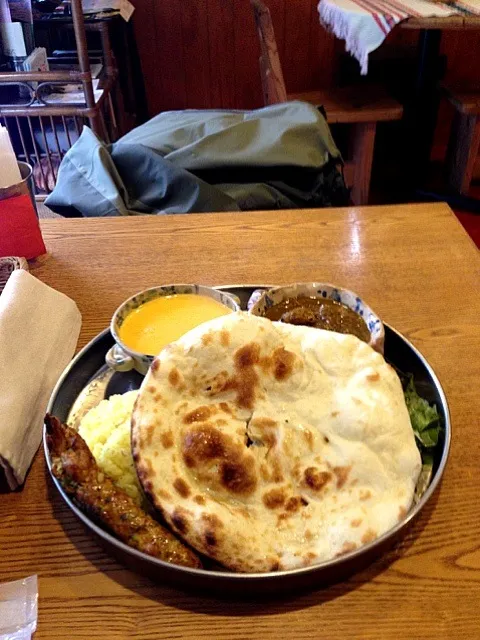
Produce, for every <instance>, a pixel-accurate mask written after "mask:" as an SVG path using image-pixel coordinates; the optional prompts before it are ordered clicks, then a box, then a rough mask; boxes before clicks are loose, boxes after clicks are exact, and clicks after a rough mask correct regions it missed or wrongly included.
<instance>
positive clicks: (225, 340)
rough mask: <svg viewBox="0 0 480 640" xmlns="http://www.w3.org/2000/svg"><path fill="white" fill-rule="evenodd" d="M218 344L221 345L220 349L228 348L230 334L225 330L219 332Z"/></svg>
mask: <svg viewBox="0 0 480 640" xmlns="http://www.w3.org/2000/svg"><path fill="white" fill-rule="evenodd" d="M220 344H221V345H222V347H229V346H230V333H229V332H228V331H226V330H225V329H223V330H222V331H220Z"/></svg>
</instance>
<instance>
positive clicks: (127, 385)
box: [44, 285, 451, 596]
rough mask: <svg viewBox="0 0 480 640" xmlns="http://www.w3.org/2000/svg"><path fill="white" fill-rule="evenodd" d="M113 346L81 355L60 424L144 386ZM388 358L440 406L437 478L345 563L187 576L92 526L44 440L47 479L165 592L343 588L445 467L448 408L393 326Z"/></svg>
mask: <svg viewBox="0 0 480 640" xmlns="http://www.w3.org/2000/svg"><path fill="white" fill-rule="evenodd" d="M266 287H267V285H231V286H222V287H218V288H219V289H223V290H225V291H228V292H230V293H233V294H234V295H236V296H238V298H239V299H240V302H241V306H242V308H243V309H245V308H246V305H247V302H248V300H249V298H250V296H251V294H252V293H253V291H254V290H255V289H260V288H266ZM113 344H114V340H113V337H112V336H111V334H110V331H109V330H108V329H105V331H103V332H102V333H100V334H99V335H98V336H97V337H96V338H94V339H93V340H92V341H91V342H90V343H89V344H87V345H86V346H85V347H84V348H83V349H82V350H81V351H80V352H79V353H78V354H77V356H76V357H75V358H74V359H73V360H72V362H71V363H70V365H69V366H68V368H67V369H66V370H65V371H64V373H63V374H62V376H61V378H60V379H59V381H58V383H57V385H56V387H55V389H54V391H53V394H52V397H51V398H50V402H49V405H48V412H49V413H51V414H52V415H54V416H56V417H57V418H59V419H60V420H62V421H63V422H67V421H69V423H70V424H72V425H73V426H77V425H78V423H79V421H80V420H81V418H82V417H83V415H84V414H85V413H86V411H88V410H89V409H90V408H91V407H93V406H95V405H96V404H97V403H98V402H99V401H100V400H102V399H103V398H108V397H110V396H111V395H113V394H114V393H124V392H126V391H130V390H133V389H138V388H139V386H140V384H141V382H142V376H141V375H140V374H138V373H136V372H135V371H129V372H126V373H119V372H113V371H112V370H110V369H108V367H107V366H106V365H105V354H106V353H107V351H108V349H110V347H111V346H112V345H113ZM385 358H386V359H387V360H388V361H389V362H390V363H392V364H393V365H395V366H396V367H397V368H398V369H400V370H401V371H404V372H409V373H413V375H414V379H415V385H416V387H417V390H418V392H419V394H420V395H421V396H422V397H424V398H426V399H427V400H428V401H429V402H434V403H435V404H436V406H437V409H438V412H439V414H440V416H441V417H442V419H443V422H444V425H445V433H444V437H443V440H442V442H441V444H439V446H438V447H437V451H436V452H435V458H434V467H433V473H432V475H431V478H430V482H429V484H428V487H426V489H425V488H423V489H422V492H421V493H422V495H421V497H420V498H419V499H418V500H417V501H416V502H415V503H414V504H413V505H412V508H411V509H410V511H409V513H408V514H407V515H406V516H405V518H404V520H403V521H402V522H400V523H399V524H397V525H396V526H395V527H394V528H393V529H390V530H389V531H388V532H387V533H385V534H384V535H383V536H381V537H380V538H377V539H376V540H374V541H373V542H371V543H370V544H367V545H365V546H363V547H361V548H360V549H358V550H356V551H353V552H351V553H349V554H346V555H344V556H342V557H340V558H335V559H334V560H330V561H328V562H324V563H322V564H318V565H314V566H312V567H306V568H302V569H293V570H290V571H280V572H272V573H256V574H246V573H233V572H230V571H227V570H216V569H215V570H213V569H211V570H208V569H202V570H200V569H189V568H186V567H180V566H178V565H173V564H169V563H167V562H162V561H161V560H158V559H156V558H152V557H151V556H148V555H146V554H144V553H141V552H139V551H137V550H135V549H132V548H131V547H129V546H127V545H126V544H124V543H123V542H120V541H119V540H117V539H116V538H115V537H114V536H112V535H111V534H110V533H108V532H107V531H105V530H104V529H102V528H101V527H100V526H98V525H97V524H95V523H94V522H93V521H92V520H90V518H89V517H88V516H87V515H85V513H83V512H82V511H81V510H80V509H79V508H78V507H77V506H76V505H75V504H74V503H73V502H72V500H71V499H70V498H69V497H68V496H67V494H66V493H65V492H64V491H63V489H62V487H61V485H60V484H59V482H58V481H57V479H56V478H55V477H54V476H53V475H52V472H51V460H50V455H49V452H48V449H47V447H46V442H45V433H44V449H45V457H46V460H47V465H48V468H49V471H50V475H52V479H53V481H54V483H55V485H56V487H57V489H58V491H59V492H60V494H61V496H62V498H63V499H64V500H65V502H66V503H67V504H68V506H69V507H70V508H71V509H72V511H73V512H74V513H75V514H76V515H77V516H78V518H79V519H80V520H81V521H82V522H83V523H84V524H85V525H86V526H87V527H88V528H89V529H90V530H91V531H92V532H93V533H94V534H96V535H97V536H98V539H99V541H100V543H101V544H102V545H103V546H104V547H105V548H106V549H107V550H108V551H109V552H110V553H111V554H112V555H114V556H115V557H116V558H117V559H118V560H120V562H122V563H123V564H125V565H126V566H128V567H129V568H130V569H133V570H134V571H137V572H139V573H142V574H144V575H147V576H149V577H150V578H152V579H154V580H156V581H158V582H162V583H163V584H169V585H172V586H177V587H178V586H179V587H184V588H189V589H195V590H198V592H203V591H205V590H209V591H215V592H218V593H222V594H223V595H236V596H238V595H245V596H252V595H256V594H262V595H268V594H274V593H285V592H287V593H288V592H290V593H294V592H296V591H297V590H298V589H301V588H313V587H317V588H318V587H321V586H325V585H327V584H330V583H332V582H338V581H339V580H341V579H343V578H345V577H347V576H348V575H351V574H352V573H354V572H355V571H358V570H360V569H362V568H364V567H365V566H367V565H368V564H369V563H370V562H372V561H373V560H374V559H376V558H378V556H379V555H381V554H382V553H383V552H384V551H386V550H387V549H388V548H390V547H391V546H392V545H393V544H394V543H396V542H397V541H399V540H400V539H401V538H402V537H403V535H404V534H405V533H406V530H407V528H408V526H409V525H410V524H411V523H412V521H413V520H414V519H415V518H416V516H418V514H419V513H420V511H421V510H422V509H423V507H424V506H425V505H426V503H427V502H428V500H429V499H430V497H431V496H432V494H433V492H434V491H435V489H436V488H437V486H438V484H439V482H440V479H441V477H442V474H443V471H444V469H445V465H446V463H447V457H448V453H449V448H450V437H451V428H450V416H449V411H448V405H447V400H446V398H445V394H444V392H443V389H442V387H441V385H440V382H439V380H438V378H437V377H436V375H435V373H434V372H433V370H432V368H431V367H430V365H429V364H428V362H427V361H426V360H425V358H424V357H423V356H422V354H421V353H420V352H419V351H418V350H417V349H415V347H414V346H413V345H411V344H410V343H409V342H408V340H406V338H404V337H403V336H402V335H401V334H400V333H398V332H397V331H395V330H394V329H392V328H391V327H389V326H388V325H385Z"/></svg>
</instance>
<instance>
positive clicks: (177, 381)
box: [168, 367, 185, 391]
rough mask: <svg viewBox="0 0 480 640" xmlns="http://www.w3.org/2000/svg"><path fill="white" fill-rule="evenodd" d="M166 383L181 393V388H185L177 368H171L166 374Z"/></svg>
mask: <svg viewBox="0 0 480 640" xmlns="http://www.w3.org/2000/svg"><path fill="white" fill-rule="evenodd" d="M168 381H169V383H170V384H171V385H172V387H174V388H175V389H178V391H182V388H183V387H184V386H185V385H184V379H183V376H182V374H181V373H180V371H179V370H178V369H177V367H172V369H170V371H169V372H168Z"/></svg>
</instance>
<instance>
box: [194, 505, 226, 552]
mask: <svg viewBox="0 0 480 640" xmlns="http://www.w3.org/2000/svg"><path fill="white" fill-rule="evenodd" d="M200 520H201V530H202V533H201V536H202V540H203V542H204V543H205V545H206V547H207V548H211V547H215V546H216V545H217V544H218V541H219V540H220V538H221V534H222V532H221V530H222V529H223V522H222V521H221V520H220V518H219V517H218V516H216V515H215V514H214V513H202V515H201V518H200Z"/></svg>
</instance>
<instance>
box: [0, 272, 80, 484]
mask: <svg viewBox="0 0 480 640" xmlns="http://www.w3.org/2000/svg"><path fill="white" fill-rule="evenodd" d="M80 326H81V315H80V312H79V311H78V308H77V305H76V304H75V302H73V300H70V298H68V297H67V296H65V295H64V294H63V293H59V292H58V291H55V290H54V289H51V288H50V287H48V286H47V285H46V284H44V283H43V282H40V280H37V278H34V277H33V276H32V275H30V274H29V273H28V272H27V271H24V270H23V269H19V270H17V271H14V272H13V273H12V275H11V276H10V278H9V279H8V281H7V284H6V285H5V288H4V290H3V292H2V294H1V295H0V465H1V466H2V467H3V469H4V471H5V476H6V479H7V482H8V485H9V487H10V489H12V490H13V489H16V488H17V487H18V486H19V485H21V484H22V483H23V481H24V480H25V475H26V473H27V470H28V468H29V466H30V464H31V462H32V460H33V457H34V455H35V453H36V451H37V449H38V447H39V445H40V442H41V439H42V425H43V418H44V415H45V411H46V408H47V404H48V400H49V398H50V395H51V393H52V391H53V388H54V386H55V383H56V382H57V380H58V378H59V376H60V374H61V373H62V371H63V370H64V368H65V367H66V366H67V364H68V362H69V361H70V359H71V358H72V356H73V354H74V352H75V346H76V344H77V340H78V335H79V333H80Z"/></svg>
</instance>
